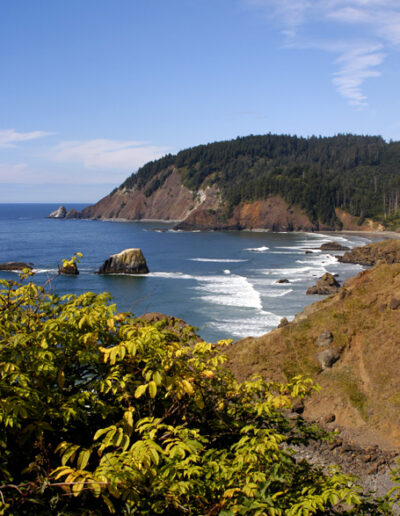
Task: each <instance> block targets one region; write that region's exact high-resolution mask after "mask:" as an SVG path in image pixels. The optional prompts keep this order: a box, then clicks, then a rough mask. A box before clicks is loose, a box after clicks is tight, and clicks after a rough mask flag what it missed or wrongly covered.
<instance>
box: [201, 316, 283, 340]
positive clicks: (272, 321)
mask: <svg viewBox="0 0 400 516" xmlns="http://www.w3.org/2000/svg"><path fill="white" fill-rule="evenodd" d="M280 320H281V316H279V315H276V314H274V313H272V312H265V311H262V312H261V313H259V314H257V315H251V317H248V318H246V319H238V318H232V319H228V318H224V319H219V320H218V321H211V322H210V323H208V324H207V326H208V327H210V328H214V329H216V330H218V331H219V332H221V333H222V334H227V335H232V336H233V337H235V338H242V337H248V336H253V337H259V336H260V335H264V334H265V333H267V332H269V331H271V330H272V329H274V328H275V327H276V326H277V325H278V324H279V321H280Z"/></svg>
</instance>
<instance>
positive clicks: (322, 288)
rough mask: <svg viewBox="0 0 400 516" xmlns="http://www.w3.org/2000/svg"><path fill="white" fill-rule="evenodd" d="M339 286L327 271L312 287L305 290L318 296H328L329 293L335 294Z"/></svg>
mask: <svg viewBox="0 0 400 516" xmlns="http://www.w3.org/2000/svg"><path fill="white" fill-rule="evenodd" d="M339 288H340V285H339V283H338V282H337V281H336V279H335V277H334V276H333V275H332V274H330V273H329V272H326V273H325V274H324V275H323V276H322V277H321V279H319V280H318V281H317V283H316V284H315V285H314V286H313V287H310V288H309V289H308V290H307V292H306V294H307V295H310V294H318V295H320V296H328V295H330V294H336V292H337V291H338V290H339Z"/></svg>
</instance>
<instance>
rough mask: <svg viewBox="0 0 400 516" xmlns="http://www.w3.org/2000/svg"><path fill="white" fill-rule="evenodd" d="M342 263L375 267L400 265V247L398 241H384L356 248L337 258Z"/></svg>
mask: <svg viewBox="0 0 400 516" xmlns="http://www.w3.org/2000/svg"><path fill="white" fill-rule="evenodd" d="M337 259H338V260H339V262H341V263H358V264H360V265H367V266H371V265H375V264H377V263H400V246H399V242H398V240H392V239H388V240H384V241H383V242H374V243H372V244H368V245H364V246H362V247H354V248H353V249H352V250H351V251H349V252H346V253H344V255H343V256H337Z"/></svg>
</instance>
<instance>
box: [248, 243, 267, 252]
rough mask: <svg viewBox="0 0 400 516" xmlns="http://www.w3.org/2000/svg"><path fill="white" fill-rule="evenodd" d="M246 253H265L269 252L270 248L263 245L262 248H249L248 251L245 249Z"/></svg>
mask: <svg viewBox="0 0 400 516" xmlns="http://www.w3.org/2000/svg"><path fill="white" fill-rule="evenodd" d="M244 250H245V251H250V252H252V253H265V252H266V251H268V250H269V247H267V246H266V245H263V246H261V247H248V248H247V249H244Z"/></svg>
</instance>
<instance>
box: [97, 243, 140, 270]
mask: <svg viewBox="0 0 400 516" xmlns="http://www.w3.org/2000/svg"><path fill="white" fill-rule="evenodd" d="M148 272H149V269H148V267H147V263H146V259H145V257H144V256H143V253H142V250H141V249H125V250H124V251H121V252H120V253H118V254H112V255H111V256H110V257H109V258H107V260H106V261H105V262H104V264H103V265H102V266H101V267H100V269H99V270H98V274H147V273H148Z"/></svg>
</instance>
